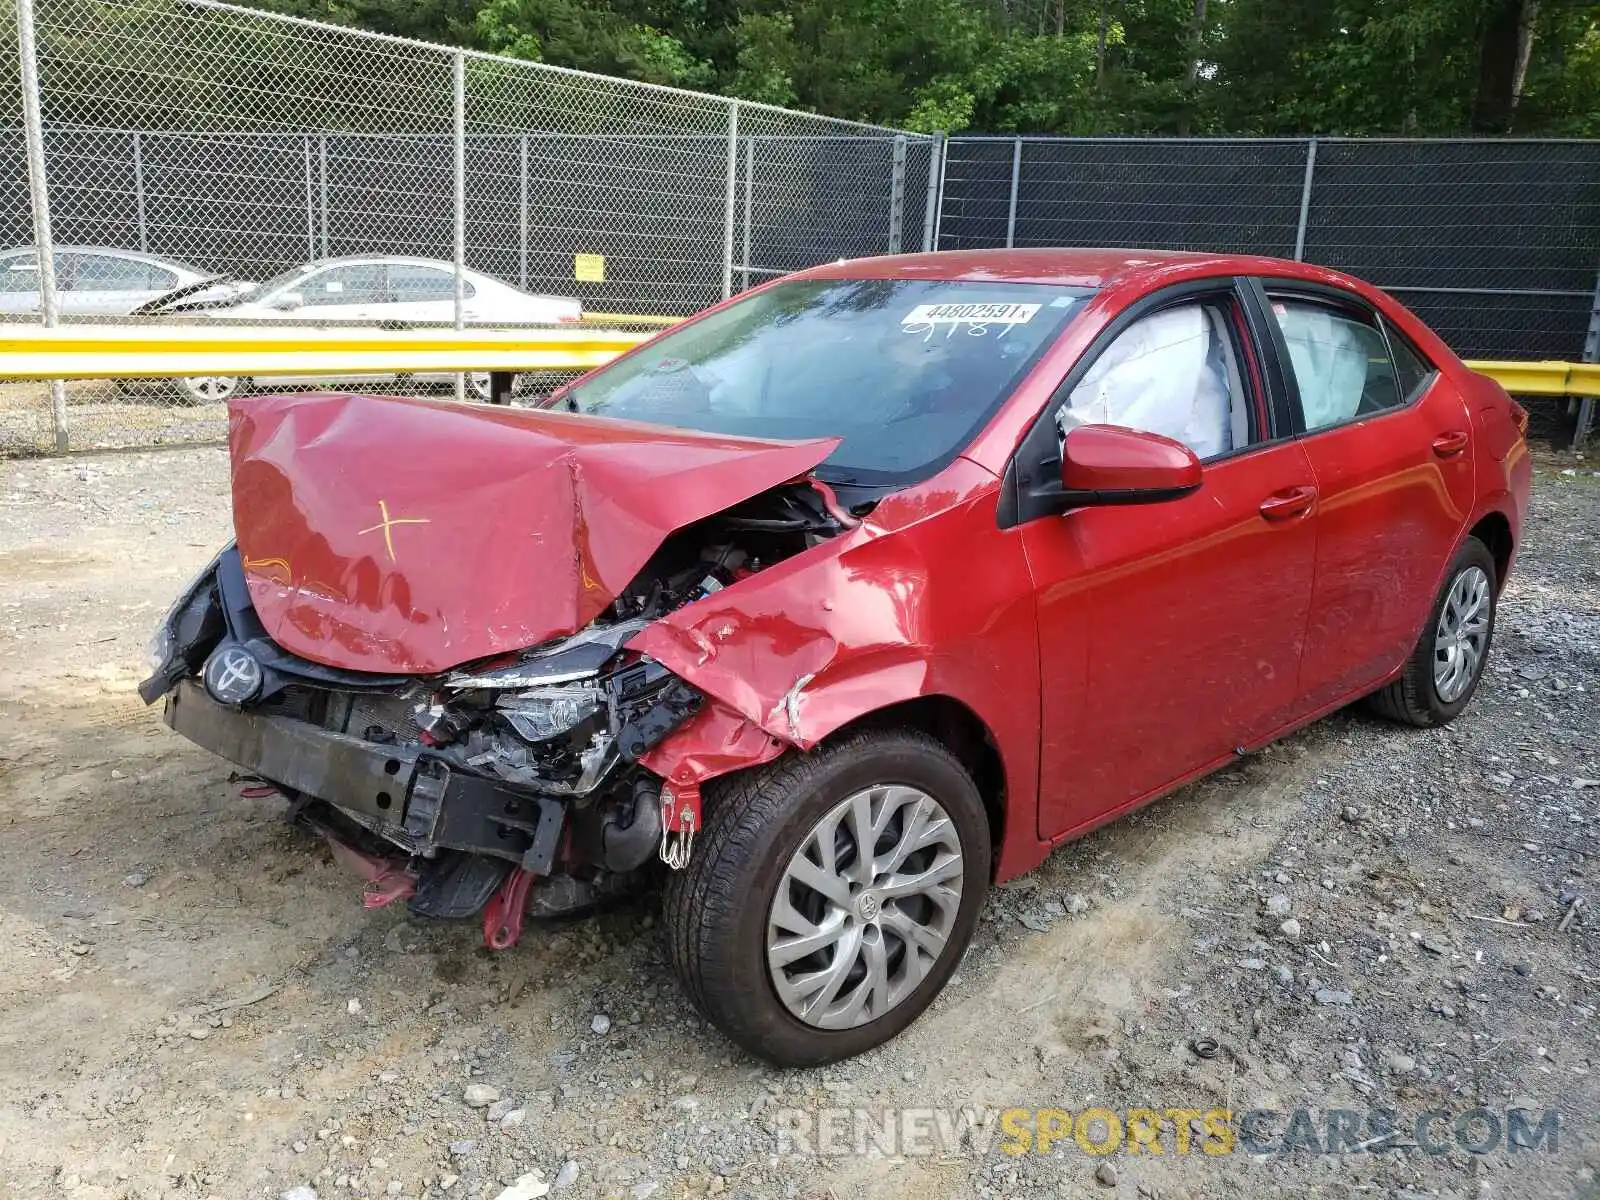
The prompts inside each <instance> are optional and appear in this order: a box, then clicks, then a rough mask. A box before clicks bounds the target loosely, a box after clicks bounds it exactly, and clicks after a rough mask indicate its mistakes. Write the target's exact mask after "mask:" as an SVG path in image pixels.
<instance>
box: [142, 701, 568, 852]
mask: <svg viewBox="0 0 1600 1200" xmlns="http://www.w3.org/2000/svg"><path fill="white" fill-rule="evenodd" d="M165 720H166V723H167V724H168V725H170V726H171V727H172V728H173V730H175V731H176V732H178V733H181V734H182V735H183V736H184V737H186V738H188V739H189V740H190V741H192V742H194V743H195V744H196V745H198V746H203V747H204V748H205V749H207V750H210V751H211V752H212V753H213V754H216V755H218V756H219V757H221V758H225V759H227V760H228V761H229V762H231V763H234V764H236V765H238V766H240V767H243V768H244V769H245V770H247V771H249V772H251V773H252V774H255V775H258V776H260V777H261V778H263V779H268V780H271V781H272V782H273V783H274V784H276V785H278V786H279V787H280V788H283V789H287V790H288V791H291V792H293V793H295V794H298V795H301V796H308V797H314V798H316V799H318V800H322V801H324V802H326V803H328V804H331V805H333V806H334V807H335V808H338V809H340V810H342V811H343V812H344V813H346V814H347V815H348V816H350V817H352V818H354V819H356V821H357V822H358V823H359V824H361V825H363V826H365V827H366V828H368V829H370V830H371V831H372V832H374V833H376V834H378V835H379V836H381V837H383V838H385V839H386V840H387V841H389V842H391V843H392V844H394V845H396V846H398V847H400V848H402V849H404V850H406V851H407V852H408V853H411V854H427V855H430V856H431V854H432V853H433V852H436V851H438V850H461V851H466V852H468V853H472V854H485V855H489V856H491V857H494V858H501V859H506V860H508V861H510V862H512V863H514V864H516V865H517V866H520V867H521V868H522V869H523V870H525V871H528V872H531V873H532V874H535V875H549V874H552V873H553V871H554V868H555V862H556V851H557V849H558V843H559V839H560V836H561V832H562V828H563V826H564V824H565V818H566V802H565V801H564V800H562V799H559V798H557V797H553V796H541V795H538V794H537V793H533V792H530V791H529V790H528V789H527V788H524V787H518V786H515V785H512V784H508V783H504V782H502V781H499V780H495V779H487V778H484V777H483V776H480V775H472V774H466V773H464V772H461V771H459V770H452V768H451V767H450V765H449V764H448V763H447V762H445V761H444V760H443V759H441V758H439V757H438V756H436V755H433V754H430V753H429V751H428V750H427V749H426V748H425V747H423V746H422V745H420V743H412V744H400V743H395V744H377V743H373V742H369V741H366V740H365V739H363V738H359V737H353V736H351V735H349V734H344V733H337V732H334V731H332V730H329V729H324V728H322V727H320V726H316V725H312V724H310V723H308V722H306V721H302V720H298V719H296V718H293V717H281V716H270V715H266V714H264V713H259V712H251V711H248V710H241V709H236V708H232V707H230V706H228V705H226V704H220V703H218V702H217V701H215V700H213V699H212V698H211V697H210V696H209V695H208V694H207V693H206V690H205V688H204V686H202V685H201V684H200V682H199V681H198V680H194V679H185V680H183V681H181V682H180V683H179V684H178V686H177V687H176V688H175V689H174V690H173V691H172V692H170V693H169V694H168V696H167V703H166V712H165Z"/></svg>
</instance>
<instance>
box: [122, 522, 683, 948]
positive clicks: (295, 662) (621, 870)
mask: <svg viewBox="0 0 1600 1200" xmlns="http://www.w3.org/2000/svg"><path fill="white" fill-rule="evenodd" d="M637 624H638V623H617V624H613V625H610V626H595V627H592V628H590V629H589V630H586V631H583V632H581V633H580V634H578V635H575V636H573V637H572V638H569V639H566V640H565V641H563V642H562V643H559V644H557V645H554V646H550V647H546V648H543V649H541V650H533V651H529V652H527V653H526V654H525V655H523V656H521V657H520V658H519V659H518V661H517V662H515V663H513V664H510V665H509V666H508V665H505V664H503V663H501V664H496V665H494V666H492V668H491V669H486V670H481V671H478V672H472V671H466V670H457V671H453V672H450V673H449V674H447V675H444V676H430V677H422V676H378V675H370V674H364V673H360V672H352V671H345V670H341V669H339V668H332V667H327V666H324V665H321V664H318V663H314V662H310V661H307V660H304V659H301V658H299V657H298V656H296V655H293V654H290V653H288V652H287V651H285V650H284V649H283V648H282V647H281V646H279V645H277V644H276V643H275V642H274V641H273V640H272V639H271V637H270V636H269V635H268V634H267V632H266V630H265V629H264V628H263V627H262V625H261V622H260V619H259V617H258V616H257V614H256V612H255V610H254V608H253V606H252V605H251V603H250V597H249V593H248V590H247V588H246V585H245V579H244V574H243V570H242V564H241V562H240V559H239V556H238V553H237V551H236V550H234V549H232V548H229V549H228V550H225V551H224V552H223V553H222V554H221V555H219V556H218V558H217V560H216V561H215V562H214V563H213V564H212V566H211V567H210V568H208V569H207V571H205V572H202V574H201V576H200V577H199V578H197V579H196V580H195V582H194V583H193V584H192V585H191V586H190V587H189V588H188V589H186V590H185V592H184V593H183V595H182V596H181V597H180V598H179V600H178V601H177V603H176V604H174V606H173V608H172V610H171V612H169V613H168V615H167V617H166V619H165V620H164V622H163V624H162V627H161V629H160V631H158V634H157V637H156V640H155V642H154V644H153V645H152V652H153V654H152V663H151V671H152V673H151V676H150V678H148V679H147V680H146V681H145V682H144V683H143V684H142V685H141V687H140V693H141V695H143V696H144V697H145V699H146V700H147V701H148V702H154V701H155V700H157V699H161V698H162V697H165V714H164V716H165V720H166V723H167V724H168V725H169V726H171V728H172V729H173V730H175V731H176V732H178V733H180V734H182V735H183V736H184V737H186V738H188V739H189V740H190V741H192V742H194V743H196V744H197V745H199V746H202V747H204V748H205V749H207V750H210V751H212V752H213V753H215V754H217V755H218V756H220V757H222V758H224V759H226V760H228V761H229V762H231V763H234V764H236V765H237V766H239V767H241V768H242V769H243V770H244V771H246V772H248V773H250V774H251V775H253V776H255V777H257V778H259V779H261V780H263V781H264V782H266V783H269V784H271V785H272V786H273V787H275V788H276V789H277V790H278V791H280V792H281V793H283V794H284V795H285V796H286V797H287V798H288V799H289V801H290V802H291V805H292V809H291V811H292V812H293V813H294V814H295V815H296V816H298V817H301V818H302V819H303V820H304V823H306V824H307V825H309V826H311V827H312V828H314V829H316V830H317V831H318V832H319V833H322V834H324V835H325V836H328V837H329V838H330V840H334V831H333V830H331V829H330V827H329V826H330V821H331V822H332V823H333V824H334V825H336V826H338V827H339V830H340V831H341V837H342V838H343V839H344V840H350V839H351V838H353V839H354V841H355V842H365V843H366V844H368V845H369V846H370V845H374V844H376V843H374V841H373V839H377V840H378V842H379V843H381V844H382V850H381V853H382V854H383V855H385V856H387V858H388V859H389V861H391V862H393V863H395V864H396V869H397V870H400V869H402V866H401V864H403V870H404V872H405V873H406V874H408V875H409V877H410V878H411V879H412V881H413V882H414V889H415V890H414V894H412V896H411V908H412V910H413V911H414V912H417V913H419V914H420V915H427V916H441V917H461V916H469V915H471V914H472V913H474V912H477V911H479V910H480V909H483V908H484V906H485V904H486V903H488V902H489V901H490V898H491V897H495V898H496V899H497V900H498V899H500V897H499V895H498V893H499V892H500V891H502V890H505V889H512V890H514V889H515V888H517V887H521V888H522V889H523V892H524V894H525V893H526V889H527V886H528V884H527V881H528V880H529V879H530V878H531V879H537V880H542V881H545V882H546V883H547V884H549V885H550V886H549V887H547V888H546V890H547V891H549V892H550V893H551V895H552V896H554V895H560V896H563V897H568V898H576V900H577V901H578V902H579V903H581V902H582V901H583V898H584V897H586V896H587V897H591V898H593V897H598V896H600V895H604V894H606V893H607V892H608V889H611V888H613V887H614V886H620V885H621V884H623V883H625V881H626V879H627V878H629V877H630V876H631V875H632V874H633V873H635V872H637V871H638V870H639V869H640V868H641V867H643V866H644V864H645V863H646V862H648V861H649V859H650V858H651V857H653V856H655V855H656V854H658V853H660V852H661V850H662V840H663V818H662V811H661V802H662V797H661V781H660V779H659V778H658V777H657V776H655V775H653V774H652V773H651V772H650V771H648V770H646V769H645V768H644V767H643V766H642V765H641V764H640V759H641V758H643V757H646V756H647V755H648V754H649V753H650V751H651V750H652V749H653V748H654V747H656V746H657V745H658V744H659V743H660V742H661V741H662V739H664V738H666V737H667V736H668V735H669V734H670V733H672V732H673V731H674V730H675V729H677V728H678V727H679V726H680V725H681V724H682V723H683V722H685V721H687V720H688V719H689V718H690V717H691V716H693V715H694V714H695V713H696V712H697V711H698V710H699V708H700V705H701V702H702V698H701V696H700V694H699V693H698V692H697V691H696V690H695V689H693V688H691V687H690V686H689V685H688V684H686V683H684V682H683V681H682V680H681V679H680V678H678V677H677V676H675V675H673V674H671V673H670V672H667V671H666V670H665V669H664V668H662V667H660V666H659V664H656V663H654V662H652V661H650V660H648V659H643V658H641V657H640V656H638V655H635V654H632V653H630V652H627V651H624V650H623V649H621V644H622V642H623V641H625V640H626V639H627V637H628V636H630V635H631V634H632V633H633V632H635V630H636V626H637ZM241 680H243V683H242V684H241V682H240V681H241ZM313 806H314V807H313ZM308 809H310V811H307V810H308ZM319 813H320V814H322V815H320V816H319V815H318V814H319ZM396 851H399V852H400V853H401V854H402V855H403V856H404V858H403V860H402V859H398V858H397V857H396V855H395V852H396ZM502 885H504V888H502ZM535 901H537V895H536V896H535ZM519 904H520V902H519ZM533 907H534V908H535V910H538V908H539V904H538V903H537V902H535V903H534V904H533ZM560 907H561V906H560V905H554V906H550V905H547V907H546V911H552V912H553V911H557V910H558V909H559V908H560ZM493 908H494V905H493V904H491V905H490V909H491V910H492V909H493ZM518 911H519V912H520V907H519V908H518Z"/></svg>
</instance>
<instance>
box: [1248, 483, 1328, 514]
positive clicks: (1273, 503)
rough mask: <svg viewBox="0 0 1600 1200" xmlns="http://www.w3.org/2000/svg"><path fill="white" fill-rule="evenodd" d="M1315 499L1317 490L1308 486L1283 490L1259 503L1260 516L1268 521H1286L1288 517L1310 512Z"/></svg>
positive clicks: (1303, 485)
mask: <svg viewBox="0 0 1600 1200" xmlns="http://www.w3.org/2000/svg"><path fill="white" fill-rule="evenodd" d="M1316 499H1317V489H1316V488H1314V487H1312V486H1311V485H1310V484H1301V485H1300V486H1299V487H1292V488H1285V489H1284V490H1283V491H1281V492H1274V493H1272V495H1270V496H1268V497H1267V498H1266V499H1265V500H1263V501H1262V502H1261V515H1262V516H1263V517H1264V518H1265V519H1266V520H1268V521H1287V520H1288V519H1289V518H1290V517H1298V516H1300V515H1301V514H1302V513H1307V512H1310V511H1311V506H1312V504H1313V503H1315V502H1316Z"/></svg>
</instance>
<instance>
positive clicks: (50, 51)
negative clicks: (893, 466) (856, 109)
mask: <svg viewBox="0 0 1600 1200" xmlns="http://www.w3.org/2000/svg"><path fill="white" fill-rule="evenodd" d="M13 4H14V5H15V7H14V8H13ZM19 16H20V17H22V18H23V19H24V20H30V23H31V26H32V28H33V29H34V30H35V40H36V44H37V53H36V61H37V70H38V85H37V95H38V99H39V110H40V118H39V127H40V128H39V132H40V141H41V143H42V164H41V165H42V179H43V183H44V185H45V189H44V190H45V192H46V194H47V197H48V205H49V215H50V218H51V223H52V227H53V243H54V255H53V260H54V263H55V268H56V275H57V280H56V289H55V292H56V296H57V298H58V302H59V308H60V313H61V319H63V320H73V319H82V318H90V317H115V318H119V319H121V318H126V317H127V316H128V315H129V313H130V312H132V311H133V310H135V309H138V308H140V307H142V306H144V305H146V304H147V302H149V301H151V300H153V299H154V298H155V297H156V296H158V295H162V294H163V293H169V292H171V291H172V289H174V288H181V287H185V286H193V287H194V288H195V289H196V290H194V291H193V292H192V293H191V294H190V295H189V297H188V298H187V299H182V298H180V299H179V300H178V301H172V300H171V299H170V298H169V299H168V301H167V302H166V310H165V312H164V314H162V319H163V320H172V319H205V320H215V319H224V318H227V319H240V320H253V321H268V320H270V321H275V322H276V321H284V320H292V321H311V322H315V323H318V324H329V323H334V324H341V323H362V324H371V323H378V324H381V325H385V326H389V327H394V326H402V327H403V326H406V325H412V324H416V325H422V324H433V323H441V324H445V325H449V324H457V325H460V324H474V325H477V324H489V325H511V326H523V325H526V326H538V325H545V324H551V323H567V322H570V320H572V319H573V316H574V314H575V313H576V311H577V309H578V306H580V305H581V308H582V311H583V313H584V314H585V317H586V319H589V320H599V321H602V322H604V323H607V324H618V323H627V322H629V321H631V320H633V319H636V318H640V317H646V318H648V317H656V318H663V317H674V316H682V315H685V314H688V313H692V312H695V311H697V310H698V309H701V308H704V307H705V306H706V305H708V304H710V303H713V302H715V301H717V300H719V299H721V298H723V297H724V296H727V295H729V294H730V293H731V292H734V291H738V290H740V289H742V288H744V287H747V286H750V285H752V284H755V283H759V282H761V281H763V280H765V279H768V278H770V277H772V276H774V275H778V274H783V273H786V272H788V271H792V270H796V269H798V268H801V267H805V266H810V265H812V264H814V263H817V262H821V261H827V260H830V259H835V258H841V257H854V256H858V255H864V254H882V253H885V252H891V251H895V250H899V249H902V248H904V249H908V250H920V249H923V248H925V246H928V245H931V238H932V221H931V219H930V216H931V209H930V206H929V199H930V196H931V195H932V189H931V187H930V186H929V185H930V181H931V179H933V178H936V173H935V172H934V170H933V166H934V163H935V150H934V147H935V143H934V141H933V139H930V138H927V137H921V136H917V135H913V134H906V133H902V132H900V131H898V130H894V129H886V128H881V127H877V126H869V125H860V124H856V123H852V122H848V121H835V120H831V119H828V118H823V117H817V116H812V115H808V114H804V113H796V112H789V111H786V110H782V109H776V108H771V107H767V106H763V105H757V104H749V103H744V102H739V101H732V100H728V99H725V98H722V97H717V96H709V95H701V94H698V93H693V92H686V91H681V90H677V89H672V88H662V87H653V86H649V85H643V84H634V83H629V82H626V81H622V80H616V79H609V78H604V77H600V76H594V75H588V74H584V73H581V72H575V71H566V70H561V69H558V68H553V67H546V66H542V65H537V64H531V63H525V62H520V61H515V60H510V59H505V58H499V57H495V56H492V55H485V54H478V53H473V52H470V51H460V50H451V49H447V48H443V47H437V46H431V45H426V44H423V43H418V42H413V41H407V40H404V39H399V38H392V37H384V36H379V35H373V34H367V33H362V32H360V31H356V30H350V29H345V28H340V27H335V26H329V25H323V24H317V23H313V22H308V21H301V20H295V19H290V18H285V17H280V16H275V15H272V14H267V13H262V12H257V11H254V10H249V9H242V8H238V7H234V6H230V5H226V4H221V3H214V2H213V0H0V21H4V22H5V25H4V27H3V29H4V38H5V42H4V44H5V45H7V46H16V45H18V32H19V29H18V20H19ZM0 61H10V62H11V63H12V64H13V65H10V66H0V319H3V316H4V314H7V313H9V314H11V316H12V317H13V318H15V317H18V316H23V315H24V314H27V315H29V316H31V315H32V314H34V313H37V312H38V311H39V309H40V306H41V285H40V280H39V272H38V268H37V265H36V262H35V256H34V255H33V254H32V253H31V251H30V250H29V247H31V245H32V244H33V242H34V241H35V234H34V228H33V224H32V207H31V205H30V193H29V171H28V161H27V160H28V151H27V139H26V129H25V125H24V121H23V107H24V106H23V104H22V101H21V94H22V91H23V89H24V86H25V80H24V79H23V78H22V72H21V70H20V68H18V67H17V66H16V65H15V60H12V59H11V56H9V55H8V56H5V59H4V60H0ZM7 246H9V247H14V248H16V249H17V250H18V251H20V252H19V253H14V254H6V253H5V252H4V247H7ZM313 264H315V265H313ZM209 280H217V282H214V283H208V282H207V281H209ZM244 284H253V285H256V286H255V287H254V288H253V289H246V288H244V286H243V285H244ZM386 382H389V381H385V380H381V379H379V380H374V379H372V378H370V377H367V378H365V379H363V380H362V383H363V385H370V384H375V383H376V384H382V383H386ZM394 382H395V383H396V384H397V385H398V386H405V387H410V386H432V385H437V384H441V383H442V384H444V385H446V386H448V385H449V384H450V382H451V379H450V377H446V378H445V379H442V380H429V379H403V380H399V381H394ZM478 383H479V386H482V381H478ZM248 386H251V385H250V382H249V381H246V380H208V381H198V382H195V383H191V384H188V385H181V384H174V383H164V384H161V385H159V386H150V387H137V388H134V387H127V386H124V387H120V388H117V387H113V386H111V385H107V384H82V385H74V386H73V387H72V388H71V389H70V401H71V402H70V403H69V404H68V405H67V407H66V409H65V411H64V412H63V411H61V410H57V411H56V412H55V413H54V414H52V411H51V408H50V404H49V401H48V398H47V396H46V389H45V388H44V387H42V386H38V387H28V386H17V387H12V388H8V389H3V390H0V397H3V398H0V453H4V452H5V451H6V450H8V449H10V450H12V451H16V450H24V451H26V450H32V449H36V448H47V447H49V446H52V445H58V444H59V434H60V432H61V430H60V429H59V428H58V426H60V425H61V424H63V423H64V424H65V425H66V426H67V428H68V429H69V431H70V438H71V444H72V445H73V446H94V445H105V444H129V443H146V442H151V441H165V440H172V439H179V438H187V437H193V436H205V437H211V436H216V435H217V433H218V431H219V429H220V424H219V416H220V413H221V408H220V406H219V405H218V404H216V403H214V402H213V401H215V400H217V399H220V398H221V397H223V396H224V395H226V394H228V393H229V392H230V391H234V390H237V389H238V388H241V387H248Z"/></svg>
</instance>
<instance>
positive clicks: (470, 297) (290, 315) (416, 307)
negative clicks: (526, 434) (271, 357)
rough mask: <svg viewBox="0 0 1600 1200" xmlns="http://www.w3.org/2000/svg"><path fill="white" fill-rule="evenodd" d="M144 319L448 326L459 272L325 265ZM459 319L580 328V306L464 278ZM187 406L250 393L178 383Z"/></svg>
mask: <svg viewBox="0 0 1600 1200" xmlns="http://www.w3.org/2000/svg"><path fill="white" fill-rule="evenodd" d="M140 312H141V315H173V316H180V315H181V316H185V317H189V316H193V317H200V318H205V319H213V320H226V321H254V322H262V321H274V322H276V321H284V320H290V321H297V322H306V323H315V324H319V325H321V324H332V325H377V326H379V327H380V328H384V329H397V328H398V329H403V328H406V327H408V326H411V325H449V324H451V323H452V322H454V320H455V267H454V266H453V265H452V264H450V263H447V262H442V261H439V260H437V259H431V258H410V257H404V256H400V255H370V256H353V257H349V258H325V259H319V260H318V261H316V262H311V263H306V264H305V265H304V266H300V267H295V268H294V269H293V270H291V271H285V272H284V273H283V274H282V275H279V276H277V277H276V278H274V279H269V280H267V281H266V282H265V283H262V284H259V285H257V286H256V287H254V288H252V289H250V290H249V291H247V292H244V293H243V294H241V295H239V296H238V297H237V298H235V299H232V300H230V301H227V302H225V303H222V304H218V303H217V302H216V301H215V300H214V299H212V298H209V297H207V296H204V295H202V296H184V297H173V298H171V299H170V300H166V301H158V302H156V303H153V304H149V305H146V306H145V307H144V308H143V309H141V310H140ZM462 315H463V317H464V318H465V320H466V322H467V323H468V324H470V325H576V324H577V323H578V322H579V321H580V320H582V318H583V305H582V303H581V302H580V301H578V300H575V299H572V298H570V297H566V296H536V295H532V294H531V293H528V292H524V291H522V290H521V289H520V288H517V287H514V286H513V285H511V284H509V283H506V282H504V281H502V280H499V279H495V278H494V277H493V276H491V275H485V274H484V273H483V272H481V271H473V270H464V271H463V272H462ZM451 378H452V376H450V375H432V374H430V375H414V376H411V377H410V380H411V381H415V382H417V383H427V384H434V383H446V382H449V381H450V380H451ZM397 381H402V380H401V378H400V377H399V376H396V375H354V376H349V377H341V378H338V379H329V378H328V377H327V376H318V377H315V378H313V377H307V378H304V379H302V378H300V377H298V376H292V377H291V376H273V377H272V378H271V379H270V380H264V381H263V382H264V383H265V384H267V385H269V386H276V385H280V384H282V385H301V384H308V383H311V384H321V383H392V382H397ZM468 381H469V385H470V387H471V389H472V391H473V393H474V394H475V395H477V396H478V397H479V398H480V399H488V397H489V377H488V375H487V374H476V375H469V376H468ZM177 382H178V385H179V387H180V388H181V389H182V391H183V394H184V395H185V397H186V398H187V399H189V400H190V401H191V402H193V403H196V404H209V403H217V402H220V401H223V400H228V399H231V398H232V397H234V396H238V395H242V394H244V393H245V392H247V391H248V390H250V386H251V381H250V380H249V379H247V378H244V377H242V376H232V375H208V376H200V377H197V378H193V379H181V380H178V381H177Z"/></svg>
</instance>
